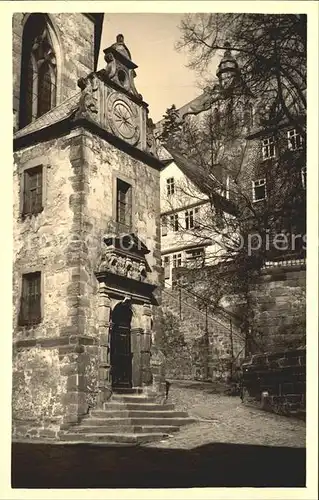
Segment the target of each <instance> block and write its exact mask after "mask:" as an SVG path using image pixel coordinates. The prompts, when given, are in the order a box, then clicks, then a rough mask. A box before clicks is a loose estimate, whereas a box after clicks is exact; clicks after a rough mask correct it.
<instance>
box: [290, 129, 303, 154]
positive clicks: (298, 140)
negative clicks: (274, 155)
mask: <svg viewBox="0 0 319 500" xmlns="http://www.w3.org/2000/svg"><path fill="white" fill-rule="evenodd" d="M287 136H288V149H289V150H290V151H297V149H302V137H301V135H300V134H299V132H297V130H296V129H295V128H294V129H292V130H288V132H287Z"/></svg>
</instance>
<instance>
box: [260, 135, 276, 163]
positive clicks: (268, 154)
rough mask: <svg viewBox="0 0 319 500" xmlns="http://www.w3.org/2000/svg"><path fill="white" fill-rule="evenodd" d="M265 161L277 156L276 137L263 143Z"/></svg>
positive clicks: (269, 138)
mask: <svg viewBox="0 0 319 500" xmlns="http://www.w3.org/2000/svg"><path fill="white" fill-rule="evenodd" d="M262 154H263V159H264V160H267V159H269V158H274V157H275V156H276V150H275V140H274V137H268V138H267V139H264V140H263V141H262Z"/></svg>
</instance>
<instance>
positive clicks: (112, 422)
mask: <svg viewBox="0 0 319 500" xmlns="http://www.w3.org/2000/svg"><path fill="white" fill-rule="evenodd" d="M191 422H193V419H190V418H187V417H182V418H178V417H177V418H169V417H164V418H154V417H149V418H147V417H141V418H125V417H124V418H123V417H121V418H88V419H85V420H82V422H81V426H83V427H88V426H89V427H91V426H98V425H107V426H109V427H122V426H127V425H133V426H134V425H142V426H144V425H157V426H159V427H160V426H162V425H184V424H188V423H191Z"/></svg>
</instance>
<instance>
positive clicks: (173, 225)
mask: <svg viewBox="0 0 319 500" xmlns="http://www.w3.org/2000/svg"><path fill="white" fill-rule="evenodd" d="M169 219H170V226H171V228H172V230H173V231H174V232H177V231H178V230H179V223H178V214H173V215H170V218H169Z"/></svg>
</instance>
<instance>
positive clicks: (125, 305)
mask: <svg viewBox="0 0 319 500" xmlns="http://www.w3.org/2000/svg"><path fill="white" fill-rule="evenodd" d="M132 315H133V311H132V304H131V300H130V299H128V298H125V299H124V300H123V301H121V302H119V303H118V304H116V306H115V307H114V309H113V311H112V313H111V346H110V347H111V377H112V387H113V388H114V389H116V388H121V387H132V352H131V320H132Z"/></svg>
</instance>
